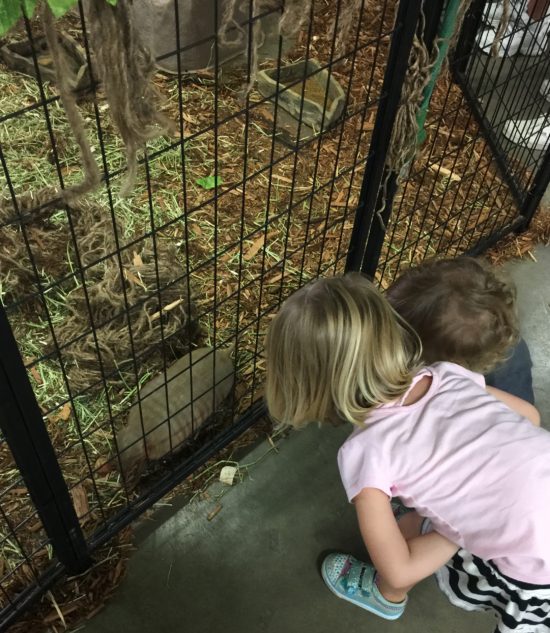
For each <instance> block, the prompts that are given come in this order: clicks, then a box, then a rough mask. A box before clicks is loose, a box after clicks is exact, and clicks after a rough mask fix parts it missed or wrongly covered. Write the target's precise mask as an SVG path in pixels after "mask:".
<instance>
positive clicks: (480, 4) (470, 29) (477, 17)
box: [452, 0, 485, 73]
mask: <svg viewBox="0 0 550 633" xmlns="http://www.w3.org/2000/svg"><path fill="white" fill-rule="evenodd" d="M484 6H485V0H474V2H473V3H472V6H471V7H470V9H469V10H468V12H467V13H466V17H465V18H464V22H463V23H462V29H461V31H460V37H459V38H458V42H457V44H456V48H455V50H454V53H453V55H452V65H453V69H454V70H456V71H457V72H459V73H464V72H466V68H467V66H468V62H469V61H470V59H471V53H472V50H473V49H474V46H475V43H476V35H477V32H478V30H479V27H480V24H481V18H482V16H483V8H484Z"/></svg>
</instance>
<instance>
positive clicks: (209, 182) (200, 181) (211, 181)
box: [195, 176, 223, 189]
mask: <svg viewBox="0 0 550 633" xmlns="http://www.w3.org/2000/svg"><path fill="white" fill-rule="evenodd" d="M195 182H196V183H197V185H199V187H202V188H203V189H215V188H216V187H219V186H220V185H221V184H222V182H223V180H222V179H221V178H220V176H205V177H204V178H197V180H195Z"/></svg>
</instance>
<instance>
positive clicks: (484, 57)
mask: <svg viewBox="0 0 550 633" xmlns="http://www.w3.org/2000/svg"><path fill="white" fill-rule="evenodd" d="M490 9H491V5H487V6H486V7H485V8H484V10H483V13H482V16H481V23H480V25H479V29H478V33H477V35H476V38H477V39H478V40H480V38H481V37H482V33H483V32H484V30H485V29H487V23H488V18H489V17H490V15H491V14H490ZM527 18H528V16H527V14H526V13H525V12H524V13H523V14H520V13H519V12H518V11H517V9H515V10H514V11H513V12H512V15H511V18H510V25H509V27H508V29H507V32H506V35H505V37H504V39H503V41H502V44H501V47H500V53H499V54H500V55H501V56H500V57H497V58H493V57H492V56H491V55H488V54H487V49H486V47H485V48H480V47H479V46H477V47H476V50H475V54H474V55H472V56H471V57H470V58H469V60H468V63H467V65H466V68H465V71H464V79H463V81H464V82H465V83H466V85H467V86H468V89H469V92H470V94H471V98H473V99H476V100H477V101H478V102H479V104H480V108H481V113H482V115H483V118H484V119H485V124H486V125H487V127H488V128H489V129H490V130H491V132H492V135H493V137H494V139H495V141H496V144H497V146H498V147H499V149H500V153H501V154H502V156H503V158H504V160H505V163H506V167H507V172H508V174H507V175H508V177H509V178H510V179H511V181H512V182H513V184H514V185H515V186H516V188H517V190H518V192H519V194H520V197H521V198H523V199H524V198H525V196H526V195H527V192H528V191H529V190H530V189H531V188H532V186H533V185H534V179H535V177H536V174H537V171H538V170H539V168H540V167H541V166H542V162H543V159H544V155H545V152H546V149H547V148H548V143H547V138H548V133H547V132H545V131H544V130H545V127H547V126H548V125H549V124H550V118H549V101H548V99H550V87H546V86H545V81H546V80H547V79H548V78H550V51H549V50H548V32H547V31H548V25H547V24H546V21H547V20H546V21H545V20H539V21H535V20H532V19H531V18H529V20H528V21H527V22H526V21H525V20H526V19H527ZM518 49H519V50H518ZM535 119H539V123H538V124H534V123H533V124H532V125H529V126H524V125H520V122H521V121H528V120H535ZM513 121H517V122H518V123H517V124H516V125H515V126H514V125H513V124H512V123H510V122H513ZM510 132H512V133H513V134H514V136H515V139H513V140H512V139H511V138H510ZM537 146H538V147H537Z"/></svg>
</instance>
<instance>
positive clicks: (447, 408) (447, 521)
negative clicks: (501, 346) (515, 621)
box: [338, 363, 550, 584]
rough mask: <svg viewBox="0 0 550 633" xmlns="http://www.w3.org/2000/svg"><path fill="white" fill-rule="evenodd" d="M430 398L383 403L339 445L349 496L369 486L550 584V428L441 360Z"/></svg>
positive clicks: (474, 548) (497, 560)
mask: <svg viewBox="0 0 550 633" xmlns="http://www.w3.org/2000/svg"><path fill="white" fill-rule="evenodd" d="M426 373H428V374H431V375H432V384H431V386H430V388H429V390H428V392H427V393H426V395H425V396H424V397H422V398H421V399H420V400H419V401H418V402H416V403H415V404H412V405H409V406H403V405H401V404H399V403H396V404H389V405H384V406H382V407H378V408H377V409H375V410H374V411H372V413H370V414H369V416H368V419H367V422H366V424H365V426H364V427H363V428H359V429H356V430H355V431H354V432H353V433H352V434H351V435H350V437H349V438H348V439H347V440H346V441H345V443H344V444H343V446H342V447H341V448H340V452H339V454H338V465H339V467H340V474H341V477H342V482H343V484H344V487H345V489H346V493H347V495H348V499H349V500H350V501H351V500H352V499H353V498H354V497H355V496H356V495H357V494H358V493H359V492H361V490H362V489H363V488H379V489H380V490H382V491H383V492H385V493H386V494H387V495H388V496H389V497H394V496H396V497H400V498H401V499H402V501H403V502H404V503H405V505H407V506H409V507H414V508H416V510H417V511H418V513H419V514H420V515H422V516H424V517H428V518H430V519H431V521H432V523H433V526H434V528H435V529H436V530H437V531H438V532H439V533H440V534H442V535H443V536H446V537H447V538H448V539H450V540H451V541H453V542H454V543H456V544H457V545H459V546H460V547H463V548H465V549H467V550H468V551H469V552H471V553H472V554H475V555H477V556H479V557H480V558H483V559H484V560H491V561H492V562H493V563H494V564H495V565H496V566H497V567H498V569H499V570H500V571H501V572H502V573H503V574H505V575H507V576H509V577H511V578H514V579H516V580H520V581H523V582H527V583H532V584H550V531H549V530H550V527H549V526H550V433H548V431H545V430H544V429H540V428H537V427H535V426H533V425H532V424H531V423H530V422H529V421H528V420H526V419H525V418H523V417H521V416H520V415H518V414H517V413H514V412H513V411H512V410H511V409H509V408H508V407H507V406H506V405H505V404H503V403H501V402H500V401H498V400H496V399H495V398H494V397H493V396H491V395H490V394H488V393H487V391H486V390H485V381H484V379H483V377H482V376H480V375H479V374H474V373H473V372H470V371H468V370H467V369H464V368H463V367H460V366H459V365H455V364H454V363H435V364H434V365H431V366H430V367H427V368H426V369H423V370H422V371H421V372H420V373H419V374H418V375H417V376H416V378H415V382H416V380H418V379H419V378H420V377H421V376H423V375H426Z"/></svg>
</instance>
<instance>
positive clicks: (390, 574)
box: [354, 488, 458, 588]
mask: <svg viewBox="0 0 550 633" xmlns="http://www.w3.org/2000/svg"><path fill="white" fill-rule="evenodd" d="M354 503H355V509H356V511H357V518H358V520H359V527H360V529H361V534H362V536H363V540H364V541H365V545H366V546H367V549H368V552H369V555H370V557H371V559H372V562H373V563H374V566H375V567H376V569H377V570H378V573H379V574H380V576H381V577H382V578H383V579H384V580H385V581H386V582H388V583H389V584H390V585H392V586H393V587H395V588H405V587H407V588H408V587H410V586H412V585H415V584H416V583H417V582H419V581H420V580H422V579H423V578H426V577H427V576H429V575H431V574H433V573H434V572H435V571H436V570H437V569H439V568H440V567H441V566H442V565H444V564H445V563H446V562H447V561H448V560H449V559H450V558H451V557H452V556H453V554H455V552H456V551H457V550H458V547H457V546H456V545H455V544H454V543H451V541H449V540H447V539H446V538H445V537H443V536H441V535H440V534H438V533H437V532H430V533H429V534H425V535H423V536H418V537H416V538H413V539H411V540H409V541H406V540H405V539H404V538H403V535H402V534H401V531H400V530H399V526H398V525H397V521H396V520H395V517H394V516H393V512H392V508H391V503H390V500H389V499H388V497H387V496H386V495H385V494H384V493H383V492H382V491H381V490H378V489H377V488H364V489H363V490H362V491H361V492H360V493H359V494H358V495H357V497H355V499H354Z"/></svg>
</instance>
